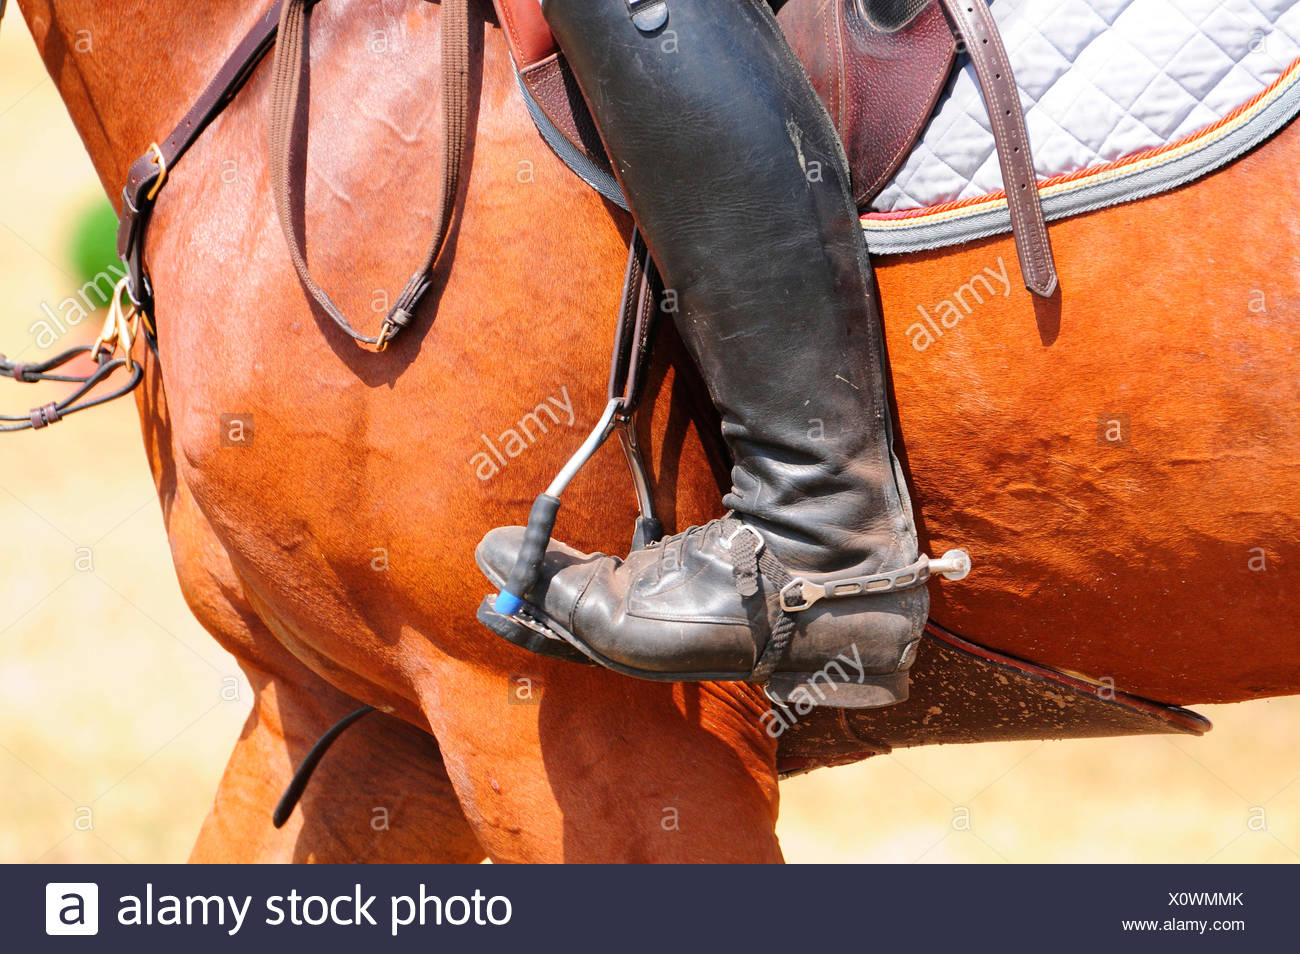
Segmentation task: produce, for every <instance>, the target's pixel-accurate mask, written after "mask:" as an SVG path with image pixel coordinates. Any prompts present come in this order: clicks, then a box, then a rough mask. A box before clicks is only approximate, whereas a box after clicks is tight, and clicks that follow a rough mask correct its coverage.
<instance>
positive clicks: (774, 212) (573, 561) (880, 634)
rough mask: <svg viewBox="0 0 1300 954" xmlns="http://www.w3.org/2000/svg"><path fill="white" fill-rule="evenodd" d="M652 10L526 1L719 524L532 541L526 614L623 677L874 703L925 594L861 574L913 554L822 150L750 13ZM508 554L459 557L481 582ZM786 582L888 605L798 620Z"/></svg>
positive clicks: (917, 622) (899, 671)
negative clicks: (710, 486)
mask: <svg viewBox="0 0 1300 954" xmlns="http://www.w3.org/2000/svg"><path fill="white" fill-rule="evenodd" d="M667 8H668V19H667V22H666V23H664V24H662V25H659V26H657V27H654V28H653V29H650V30H649V31H648V32H647V31H643V30H642V29H640V28H638V26H637V25H636V24H635V23H634V22H633V20H632V19H631V17H630V16H629V9H628V4H627V3H626V0H545V2H544V6H543V9H544V12H545V14H546V18H547V20H548V22H549V23H550V25H551V27H552V29H553V31H554V33H555V35H556V38H557V40H558V41H559V44H560V46H561V47H562V49H563V50H564V53H565V56H566V57H567V59H568V61H569V63H570V65H571V66H572V68H573V72H574V75H575V76H576V77H577V79H578V83H579V85H580V86H581V88H582V91H583V94H584V95H585V97H586V99H587V102H588V104H589V106H590V108H591V112H592V115H593V116H594V118H595V120H596V124H597V127H598V128H599V130H600V133H601V136H602V138H603V140H604V142H605V145H606V148H607V150H608V152H609V154H610V156H611V158H612V160H613V163H614V168H615V171H616V174H617V176H618V179H619V181H620V183H621V185H622V187H623V191H624V193H625V195H626V196H627V199H628V202H629V205H630V206H631V209H632V212H633V215H634V216H635V218H636V221H637V223H638V225H639V226H640V228H641V230H642V232H643V234H644V235H645V238H646V241H647V243H648V244H649V246H650V249H651V252H652V254H653V255H654V258H655V262H656V264H657V265H658V267H659V270H660V272H661V274H662V275H663V279H664V284H665V286H666V288H667V289H668V290H669V300H670V301H671V300H672V299H673V298H675V299H676V303H677V306H678V310H677V312H676V314H675V318H676V322H677V325H678V328H679V329H680V331H681V334H682V337H683V338H684V339H685V341H686V343H687V345H688V347H689V348H690V350H691V353H692V355H693V357H694V358H695V361H696V364H697V365H698V366H699V370H700V372H701V373H702V375H703V376H704V379H705V380H706V381H707V382H708V384H709V388H710V392H711V394H712V397H713V400H714V403H715V404H716V405H717V406H718V409H719V410H720V412H721V414H722V428H723V434H724V436H725V438H726V440H727V443H728V446H729V447H730V449H731V452H732V454H733V456H734V460H735V466H734V469H733V471H732V483H733V486H732V490H731V492H730V493H729V494H727V496H726V497H725V500H724V502H725V504H726V505H727V506H728V507H730V508H731V510H732V511H733V513H732V515H730V516H729V517H728V518H725V519H724V520H722V521H714V522H713V523H711V524H709V525H707V526H706V527H704V528H701V529H694V530H691V531H687V532H686V533H684V534H678V535H677V536H675V537H671V538H668V539H667V540H665V541H663V542H662V543H660V544H658V545H656V546H653V547H651V548H649V549H647V550H642V551H638V552H635V553H633V554H632V555H630V556H629V557H628V558H627V560H626V561H620V560H617V559H614V558H611V557H604V556H599V555H598V556H593V557H586V556H583V555H581V554H578V553H577V552H576V551H574V550H572V549H571V548H568V547H565V546H564V545H562V544H556V543H553V544H552V545H551V548H550V550H549V551H548V554H547V559H546V562H545V565H544V567H543V573H542V578H541V581H540V582H539V583H538V584H537V586H536V587H535V588H534V590H533V592H532V593H531V594H530V595H529V598H528V603H529V604H530V605H529V606H528V607H526V608H525V612H527V613H530V614H532V615H534V616H536V617H538V618H540V619H543V620H544V621H545V622H546V623H547V624H548V625H550V626H551V628H552V629H554V630H557V631H561V632H563V633H564V634H565V635H566V637H567V638H568V639H569V640H570V641H571V642H573V643H574V644H575V645H577V646H579V647H580V648H582V649H583V651H584V652H587V653H588V654H589V655H590V656H591V657H592V658H593V659H595V660H596V661H598V662H601V663H602V664H604V665H607V666H610V667H611V668H615V669H618V670H620V671H624V672H629V673H631V674H634V675H641V676H646V677H648V678H664V679H706V678H711V679H728V678H730V679H746V678H752V679H754V680H755V681H760V682H766V681H767V678H766V677H767V676H768V675H770V673H771V670H772V667H773V665H775V670H776V672H777V674H778V676H777V678H776V679H775V680H774V681H773V682H772V684H771V687H770V691H771V689H776V690H777V691H778V692H779V691H781V688H780V687H782V686H784V688H785V690H786V691H788V690H789V689H790V688H791V687H794V686H797V685H799V684H801V683H805V682H807V680H808V679H809V678H810V677H811V676H812V675H813V674H815V673H818V671H819V670H822V672H821V674H820V680H819V681H818V682H817V683H813V684H812V687H813V688H815V691H814V693H813V698H814V701H823V700H824V701H826V702H827V703H829V704H838V705H855V706H863V705H883V704H888V703H890V702H894V701H897V700H898V699H900V698H903V697H904V696H905V694H906V669H907V667H908V666H909V665H910V663H911V660H912V657H913V655H914V653H915V644H916V641H917V639H918V638H919V636H920V630H921V626H922V625H923V623H924V621H925V618H926V612H927V609H928V598H927V594H926V591H925V588H924V586H923V585H918V583H923V577H924V575H925V574H924V571H923V570H922V571H918V572H914V573H913V574H912V578H911V579H910V580H907V579H904V580H902V581H897V582H901V583H903V584H908V583H910V584H911V585H904V586H903V587H902V588H896V587H892V586H890V585H887V584H885V583H882V582H878V581H877V582H873V583H871V584H866V583H865V582H863V581H861V578H862V577H869V576H876V575H878V574H882V573H886V572H888V571H893V570H898V569H900V568H904V567H908V566H909V565H911V564H914V562H915V561H917V559H918V554H917V543H916V533H915V529H914V526H913V523H912V518H911V512H910V504H909V503H908V501H907V499H906V491H905V490H902V489H901V487H902V482H901V479H900V478H899V476H898V472H897V466H896V462H895V460H894V457H893V453H892V450H891V446H890V445H891V434H890V412H889V406H888V403H887V395H886V391H885V366H884V353H883V342H882V336H881V325H880V317H879V313H878V310H877V305H876V297H875V289H874V287H873V280H872V275H871V270H870V264H869V262H868V261H867V255H866V248H865V244H864V242H863V238H862V234H861V231H860V228H859V225H858V219H857V213H856V209H855V206H854V203H853V201H852V198H851V193H850V190H849V177H848V169H847V166H846V162H845V159H844V154H843V150H842V148H841V146H840V143H839V140H838V138H837V137H836V134H835V131H834V128H833V126H832V124H831V120H830V117H829V116H828V115H827V113H826V110H825V108H824V107H823V106H822V104H821V102H820V101H819V100H818V99H817V96H816V94H815V93H814V92H813V89H812V87H811V85H810V83H809V81H808V78H807V76H806V74H805V73H804V71H803V68H802V66H801V65H800V64H799V62H798V61H797V60H796V59H795V57H794V55H793V53H792V52H791V50H790V48H789V46H788V45H787V44H786V42H785V39H784V37H783V36H782V35H781V32H780V29H779V27H778V26H777V24H776V21H775V20H774V18H773V17H772V15H771V12H770V11H769V10H768V8H767V6H766V4H765V3H763V2H761V0H667ZM643 25H644V24H643ZM741 528H749V529H752V530H753V531H757V532H756V533H751V532H748V531H746V530H742V529H741ZM521 537H522V530H521V528H518V527H513V528H504V529H501V530H496V531H493V532H492V533H490V534H489V535H488V536H487V537H486V538H485V539H484V540H483V542H482V543H481V544H480V546H479V549H478V559H479V565H480V566H481V567H482V568H483V569H484V571H485V573H486V574H487V575H488V576H489V578H490V579H492V581H493V582H494V583H495V584H497V585H498V586H500V585H502V583H503V581H504V579H505V578H506V576H507V575H508V574H509V571H510V568H511V566H512V564H513V561H514V558H515V555H516V554H517V553H518V551H519V548H520V544H521ZM760 541H761V543H760ZM755 544H759V546H760V552H759V554H758V566H757V569H756V568H755V565H754V559H753V557H754V553H753V551H754V547H755ZM787 574H788V575H787ZM791 576H793V577H796V578H803V579H804V580H806V581H809V582H810V584H824V583H827V581H828V580H829V579H835V580H839V579H845V580H850V579H858V580H859V583H858V586H859V589H858V592H859V594H860V593H861V591H862V589H864V588H865V589H870V590H875V589H877V588H883V589H884V590H885V592H882V593H877V594H876V595H857V596H848V597H841V598H828V599H825V600H824V601H822V602H819V603H818V604H817V605H816V606H811V607H807V608H803V609H796V607H798V606H799V605H800V604H802V603H804V602H806V601H808V600H810V599H814V598H815V597H816V596H817V595H818V591H817V589H816V588H815V585H806V586H805V585H800V584H798V583H794V584H790V583H789V580H790V577H791ZM854 585H855V584H853V583H848V582H846V583H845V585H844V587H843V589H844V590H846V591H849V592H852V591H854ZM783 587H784V588H786V589H785V593H786V610H788V612H786V611H783V610H782V609H781V599H780V595H779V594H780V591H781V590H782V588H783ZM520 595H522V594H520ZM828 595H829V594H828ZM791 637H792V638H791ZM787 640H790V642H789V644H788V646H787V645H786V643H787ZM756 667H757V672H755V669H756ZM831 685H834V686H835V687H836V688H835V692H834V696H835V698H830V699H826V698H825V695H826V693H827V692H829V687H830V686H831ZM818 694H821V695H822V697H823V700H818V699H817V695H818Z"/></svg>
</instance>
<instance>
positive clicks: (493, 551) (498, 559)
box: [474, 527, 524, 587]
mask: <svg viewBox="0 0 1300 954" xmlns="http://www.w3.org/2000/svg"><path fill="white" fill-rule="evenodd" d="M523 545H524V528H523V527H497V528H496V529H495V530H489V531H488V533H487V535H486V536H484V537H483V539H482V540H480V541H479V544H478V546H477V547H475V548H474V562H475V563H477V564H478V568H479V569H480V570H482V571H483V575H484V576H486V577H487V578H488V579H489V580H490V581H491V582H492V585H493V586H496V587H500V586H503V585H504V584H505V582H506V578H507V577H509V576H510V571H511V570H512V569H514V566H515V557H517V556H518V555H519V551H520V549H521V548H522V547H523Z"/></svg>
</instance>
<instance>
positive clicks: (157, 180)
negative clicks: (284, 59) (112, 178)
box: [0, 0, 283, 316]
mask: <svg viewBox="0 0 1300 954" xmlns="http://www.w3.org/2000/svg"><path fill="white" fill-rule="evenodd" d="M0 2H3V0H0ZM282 2H283V0H276V2H275V3H274V4H272V6H271V8H270V9H269V10H267V11H266V12H265V13H263V14H262V16H261V17H259V18H258V20H257V22H256V23H254V24H253V27H252V29H251V30H249V31H248V34H247V35H246V36H245V37H244V38H243V39H242V40H241V41H240V42H239V45H238V46H237V47H235V49H234V52H232V53H231V54H230V57H229V58H228V59H227V60H226V62H225V63H223V64H222V66H221V69H220V70H218V71H217V75H216V76H215V77H213V79H212V82H210V83H209V84H208V85H207V88H206V89H204V90H203V93H202V94H201V95H200V96H199V98H198V99H197V100H195V102H194V105H193V106H191V107H190V111H189V112H187V113H186V114H185V116H184V117H183V118H182V119H181V121H180V122H179V123H177V124H176V128H175V129H173V130H172V131H171V134H170V135H169V136H168V137H167V138H166V139H164V140H163V141H162V143H160V144H159V143H155V144H154V145H152V146H150V147H149V151H148V152H146V153H145V154H144V155H143V156H141V157H140V158H139V159H137V160H136V161H135V162H133V163H132V164H131V168H130V169H129V170H128V171H127V176H126V186H125V187H124V188H123V189H122V210H121V222H120V223H119V225H118V228H117V254H118V255H119V256H120V257H121V259H122V261H123V262H125V263H126V269H127V277H128V279H129V281H128V282H127V287H126V291H127V294H128V295H129V296H130V298H131V302H132V304H134V305H135V306H136V307H137V308H139V309H140V310H141V311H142V312H144V313H145V314H146V315H148V316H152V314H153V289H152V288H151V287H150V286H149V279H148V276H147V275H146V273H145V268H144V235H145V227H146V226H147V225H148V223H149V214H150V212H152V211H153V206H154V201H155V200H156V199H157V197H158V190H159V189H160V188H161V187H162V184H163V182H164V181H165V180H166V177H167V170H169V169H171V168H172V167H173V166H175V165H176V162H177V160H179V159H180V157H181V156H183V155H184V154H185V151H186V150H187V149H189V148H190V146H191V145H193V143H194V140H196V139H197V138H198V137H199V135H200V134H201V133H202V132H203V130H204V129H206V128H207V127H208V124H209V123H211V122H212V120H213V119H215V118H216V117H217V115H218V114H219V113H220V112H221V110H222V109H224V108H225V107H226V104H227V103H229V102H230V101H231V100H232V99H233V98H234V96H235V94H236V93H238V92H239V90H240V88H241V87H242V86H243V85H244V83H245V82H246V81H247V80H248V77H249V76H250V75H251V74H252V72H253V69H254V67H256V66H257V64H258V63H259V62H260V61H261V59H262V57H263V56H265V55H266V51H267V50H268V49H269V48H270V46H271V42H272V41H273V40H274V39H275V31H276V27H277V26H278V24H279V21H280V6H281V3H282Z"/></svg>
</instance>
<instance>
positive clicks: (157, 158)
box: [145, 142, 167, 202]
mask: <svg viewBox="0 0 1300 954" xmlns="http://www.w3.org/2000/svg"><path fill="white" fill-rule="evenodd" d="M149 151H150V152H152V153H153V161H154V165H156V166H157V167H158V181H157V182H155V183H154V184H153V188H152V189H150V190H149V193H148V195H146V196H145V198H146V199H147V200H149V201H150V202H152V201H153V200H154V199H155V198H157V196H158V190H159V189H161V188H162V187H163V183H164V182H166V181H167V160H166V159H164V158H163V152H162V147H160V146H159V145H158V144H157V143H156V142H151V143H149Z"/></svg>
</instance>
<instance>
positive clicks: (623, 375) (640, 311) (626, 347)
mask: <svg viewBox="0 0 1300 954" xmlns="http://www.w3.org/2000/svg"><path fill="white" fill-rule="evenodd" d="M660 284H661V282H660V280H659V273H658V271H656V269H655V264H654V259H652V258H651V257H650V250H649V249H648V248H647V247H646V244H645V239H643V238H642V237H641V232H640V230H639V229H637V228H636V227H635V226H633V228H632V241H631V242H630V243H628V256H627V271H626V272H625V273H624V275H623V292H622V294H621V295H620V297H619V311H618V325H617V327H616V328H615V329H614V350H613V353H612V356H611V358H610V367H609V394H608V399H609V400H611V401H612V400H614V399H615V398H617V399H619V401H620V402H621V406H620V413H622V414H624V415H630V414H632V413H633V412H634V411H635V410H636V408H637V405H638V404H639V403H640V401H641V392H642V390H643V389H644V386H645V377H646V372H647V368H648V365H649V363H650V339H651V335H652V333H653V331H654V324H655V318H656V317H657V315H658V308H657V307H656V306H657V305H658V299H659V286H660Z"/></svg>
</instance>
